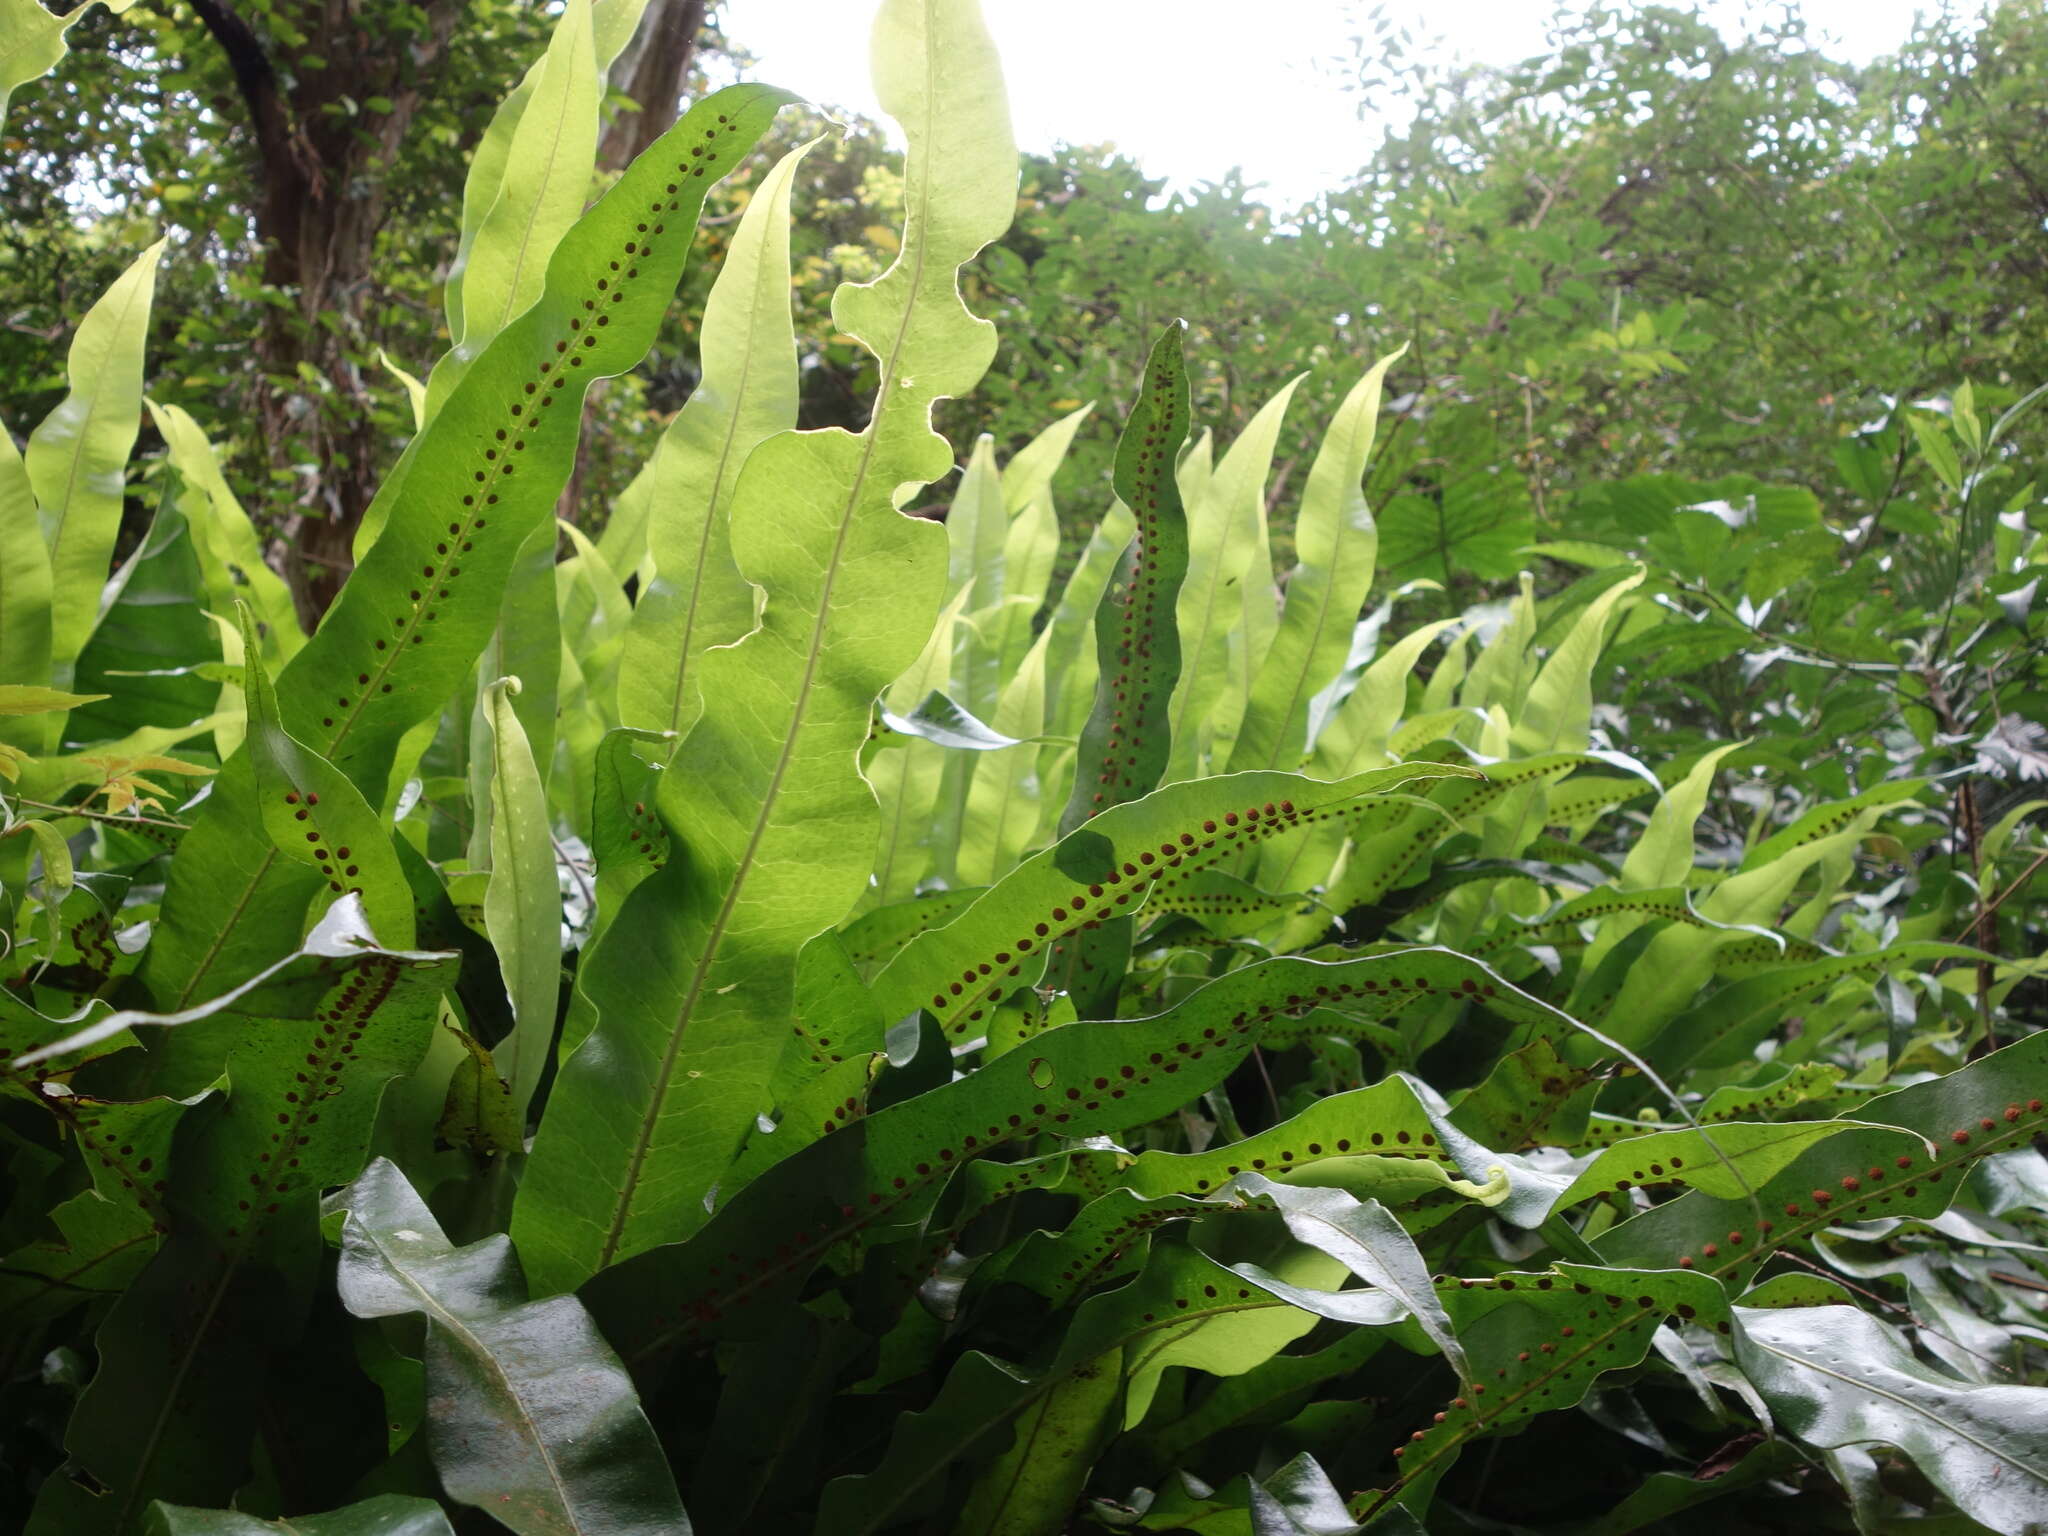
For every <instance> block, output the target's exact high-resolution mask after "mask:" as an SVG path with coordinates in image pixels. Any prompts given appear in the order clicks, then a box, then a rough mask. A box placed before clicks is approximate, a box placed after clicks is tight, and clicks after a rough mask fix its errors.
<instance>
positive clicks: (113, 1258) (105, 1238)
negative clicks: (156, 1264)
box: [0, 1190, 162, 1341]
mask: <svg viewBox="0 0 2048 1536" xmlns="http://www.w3.org/2000/svg"><path fill="white" fill-rule="evenodd" d="M49 1225H50V1228H51V1234H50V1235H49V1236H46V1237H38V1238H37V1239H35V1240H34V1241H33V1242H30V1243H26V1244H24V1245H23V1246H22V1247H20V1248H17V1249H15V1250H14V1251H13V1252H12V1253H9V1254H7V1255H6V1257H5V1258H4V1259H0V1319H4V1322H0V1337H6V1338H8V1339H9V1340H10V1341H13V1340H16V1339H19V1338H21V1337H23V1336H25V1335H27V1334H28V1333H29V1331H30V1330H31V1329H34V1328H37V1327H40V1326H41V1325H42V1324H44V1323H47V1322H49V1321H51V1320H52V1319H54V1318H57V1317H59V1316H61V1315H63V1314H64V1313H66V1312H69V1311H72V1310H73V1309H74V1308H77V1307H79V1306H81V1305H91V1304H93V1303H96V1302H101V1301H111V1300H112V1299H113V1298H115V1297H116V1296H118V1295H120V1293H121V1292H122V1291H124V1290H126V1289H127V1287H128V1285H129V1284H130V1282H132V1281H133V1280H134V1278H135V1276H136V1274H137V1273H138V1272H139V1271H140V1270H141V1268H142V1266H143V1265H144V1264H146V1263H147V1262H148V1261H149V1258H150V1255H151V1254H153V1253H155V1252H156V1245H157V1242H158V1239H159V1238H160V1237H161V1236H162V1234H161V1233H160V1232H159V1231H158V1230H157V1222H156V1219H155V1218H154V1217H152V1216H151V1215H150V1214H149V1213H148V1212H146V1211H145V1210H143V1209H142V1207H141V1206H140V1205H114V1204H112V1203H110V1202H108V1201H106V1200H104V1199H102V1198H101V1197H100V1196H99V1195H98V1194H97V1193H96V1192H94V1191H92V1190H85V1191H83V1192H81V1193H80V1194H77V1195H74V1196H73V1197H72V1198H71V1199H69V1200H66V1201H64V1202H63V1203H62V1204H61V1205H59V1206H57V1207H56V1208H55V1209H54V1210H52V1211H51V1212H50V1217H49Z"/></svg>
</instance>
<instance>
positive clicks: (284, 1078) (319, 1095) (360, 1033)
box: [20, 897, 454, 1536]
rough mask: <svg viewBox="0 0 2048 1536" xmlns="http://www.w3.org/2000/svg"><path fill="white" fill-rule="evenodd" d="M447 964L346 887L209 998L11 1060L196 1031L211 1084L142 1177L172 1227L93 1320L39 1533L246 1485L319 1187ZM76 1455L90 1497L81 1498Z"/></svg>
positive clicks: (412, 1034) (357, 1163)
mask: <svg viewBox="0 0 2048 1536" xmlns="http://www.w3.org/2000/svg"><path fill="white" fill-rule="evenodd" d="M453 959H454V957H453V956H452V955H440V954H424V953H413V952H407V951H394V950H388V949H383V948H379V947H378V945H377V943H376V940H375V939H374V937H373V936H372V935H371V934H370V932H369V930H368V928H367V927H366V926H365V924H364V922H363V916H362V907H361V904H360V903H359V902H358V901H357V899H356V898H354V897H346V898H344V899H342V900H341V901H339V902H337V903H336V904H335V906H334V908H333V910H332V911H330V912H329V913H328V915H327V917H326V918H325V919H324V920H323V921H322V922H321V923H320V925H319V926H318V927H316V928H315V929H314V931H313V933H312V934H311V935H310V936H309V937H308V938H307V940H306V942H305V945H304V947H303V948H301V949H299V950H298V951H297V952H296V953H294V954H291V955H289V956H287V957H286V958H285V959H283V960H281V961H279V962H278V963H277V964H276V965H274V966H272V967H271V968H270V969H269V970H268V971H266V972H264V973H263V974H262V975H260V976H257V977H255V978H253V979H252V980H251V981H249V982H248V983H246V984H245V985H244V986H242V987H240V988H237V989H236V990H235V991H233V992H230V993H228V994H226V995H225V996H222V997H219V998H216V999H214V1000H212V1001H210V1002H208V1003H206V1004H203V1005H201V1006H199V1007H197V1008H192V1009H187V1010H184V1011H183V1012H180V1013H169V1014H145V1013H134V1012H126V1013H116V1014H112V1015H109V1016H107V1017H105V1018H102V1019H100V1020H98V1021H97V1022H96V1023H94V1024H93V1025H91V1026H89V1027H88V1028H86V1029H85V1030H82V1031H79V1032H78V1033H77V1034H75V1035H73V1036H71V1037H69V1038H67V1039H65V1040H61V1041H57V1042H55V1043H53V1044H51V1045H49V1046H46V1047H44V1048H43V1049H42V1050H41V1051H40V1052H36V1053H30V1054H29V1055H26V1056H24V1057H22V1058H20V1061H21V1062H23V1063H24V1064H26V1063H33V1062H35V1061H37V1060H43V1059H56V1058H62V1057H66V1056H70V1055H73V1054H76V1053H78V1052H80V1051H83V1050H87V1049H90V1048H91V1047H92V1046H93V1045H94V1044H95V1043H97V1042H98V1041H99V1040H102V1039H106V1038H109V1037H111V1036H115V1035H119V1034H121V1033H123V1032H125V1031H131V1030H134V1031H140V1030H144V1029H148V1030H150V1031H152V1032H159V1031H160V1032H161V1033H162V1035H163V1036H165V1037H167V1038H171V1039H174V1038H177V1037H178V1036H181V1035H191V1034H194V1033H199V1034H205V1035H208V1036H210V1037H211V1039H212V1042H213V1044H212V1048H211V1049H210V1050H208V1051H205V1052H201V1053H198V1054H200V1055H202V1056H204V1057H207V1058H210V1059H211V1060H213V1061H215V1062H221V1061H223V1060H224V1061H225V1065H226V1077H227V1081H228V1085H229V1090H228V1094H227V1102H226V1103H225V1104H223V1103H222V1101H221V1096H220V1095H218V1094H215V1095H209V1096H207V1097H206V1098H204V1099H202V1100H200V1101H199V1102H197V1103H195V1104H194V1105H193V1106H192V1107H191V1108H189V1109H187V1110H185V1112H184V1119H185V1121H186V1123H185V1124H184V1125H182V1126H181V1127H180V1128H179V1133H178V1139H177V1142H176V1144H175V1152H174V1155H173V1158H172V1162H171V1167H170V1168H169V1170H168V1172H167V1173H166V1172H164V1171H162V1170H159V1171H157V1172H156V1174H155V1179H156V1180H157V1181H158V1182H159V1183H160V1184H161V1186H162V1187H161V1188H158V1187H157V1185H156V1184H153V1185H152V1193H153V1194H155V1195H157V1196H159V1197H160V1198H161V1199H162V1201H163V1203H164V1205H165V1207H166V1208H167V1211H168V1215H167V1217H165V1218H164V1222H165V1224H167V1225H168V1227H169V1229H170V1235H169V1236H168V1237H167V1238H166V1239H165V1240H164V1244H163V1246H162V1247H161V1248H159V1249H158V1251H157V1252H156V1254H155V1256H154V1257H153V1258H151V1260H150V1262H149V1264H148V1265H147V1266H146V1267H145V1268H144V1270H143V1271H142V1273H141V1274H140V1275H139V1276H138V1277H137V1278H136V1280H135V1281H134V1283H133V1284H132V1285H131V1286H129V1287H128V1288H127V1289H126V1290H125V1291H124V1292H123V1294H122V1295H121V1297H120V1299H119V1300H118V1301H117V1302H116V1304H115V1306H114V1307H113V1309H112V1311H111V1312H110V1313H109V1314H108V1316H107V1320H106V1322H105V1323H104V1324H103V1325H102V1327H101V1328H100V1331H99V1334H98V1336H97V1340H96V1342H97V1347H98V1351H99V1358H100V1366H99V1370H98V1372H97V1373H96V1374H95V1375H94V1377H93V1380H92V1382H91V1384H90V1385H89V1386H88V1387H87V1389H86V1391H85V1393H84V1394H83V1395H82V1396H81V1397H80V1399H79V1402H78V1406H77V1409H76V1411H75V1412H74V1413H73V1415H72V1419H71V1423H70V1426H69V1428H68V1429H67V1430H66V1432H65V1448H66V1450H67V1451H68V1452H69V1454H70V1457H71V1461H72V1464H73V1465H72V1467H71V1468H70V1469H69V1470H67V1471H66V1472H64V1473H60V1474H57V1475H53V1476H52V1477H50V1478H49V1479H48V1480H47V1481H46V1482H45V1483H44V1485H43V1489H42V1493H41V1495H40V1497H39V1499H38V1502H37V1506H36V1512H35V1516H34V1519H33V1521H32V1522H31V1525H30V1529H32V1530H34V1531H36V1532H38V1533H39V1536H40V1533H44V1532H48V1533H52V1536H55V1533H63V1536H91V1533H99V1532H109V1533H112V1532H120V1533H126V1532H129V1531H132V1530H133V1529H135V1527H136V1526H137V1524H138V1523H139V1522H140V1520H141V1518H142V1515H143V1512H144V1509H145V1507H146V1505H147V1503H148V1501H150V1500H151V1499H166V1500H170V1501H174V1502H178V1503H190V1504H200V1505H218V1504H222V1503H225V1502H226V1501H227V1500H228V1499H229V1498H230V1497H231V1496H232V1495H233V1494H234V1492H235V1490H236V1489H237V1488H239V1487H240V1486H241V1485H242V1483H243V1482H244V1481H245V1479H246V1477H247V1475H248V1473H247V1457H248V1451H249V1447H250V1443H251V1437H252V1434H253V1431H254V1427H255V1418H256V1414H257V1411H258V1408H259V1398H260V1390H261V1385H262V1381H263V1378H264V1376H265V1373H266V1370H267V1369H269V1368H270V1367H269V1365H268V1357H269V1355H270V1353H271V1352H272V1351H273V1350H277V1351H284V1350H289V1349H290V1348H291V1347H292V1345H293V1341H294V1340H296V1339H297V1338H298V1334H299V1330H300V1327H301V1325H302V1323H303V1320H304V1314H305V1309H306V1306H307V1304H308V1301H309V1299H310V1296H311V1293H312V1288H313V1285H314V1283H315V1280H316V1277H317V1272H318V1265H319V1260H320V1252H321V1244H320V1236H319V1229H318V1213H317V1200H318V1196H319V1193H320V1191H321V1190H323V1189H326V1188H328V1187H331V1186H333V1185H337V1184H344V1183H347V1182H348V1181H349V1180H351V1179H353V1178H354V1177H355V1176H356V1174H357V1173H358V1172H359V1171H360V1170H361V1168H362V1165H363V1159H364V1157H365V1156H366V1154H367V1152H368V1149H369V1143H370V1136H371V1131H372V1128H373V1126H374V1125H375V1123H376V1119H377V1112H378V1105H379V1101H380V1100H381V1098H382V1096H383V1093H384V1089H385V1087H386V1086H387V1085H388V1084H389V1083H390V1082H392V1081H393V1080H394V1079H396V1078H399V1077H401V1076H404V1075H405V1074H407V1073H409V1072H411V1071H413V1070H414V1069H415V1068H416V1067H417V1066H418V1065H419V1063H420V1061H421V1059H422V1058H423V1057H424V1056H425V1054H426V1049H427V1044H428V1040H429V1038H430V1036H431V1033H432V1031H433V1029H434V1020H435V1014H436V1010H437V1007H438V1001H439V997H440V994H441V991H442V989H443V988H444V987H447V986H451V985H453V982H454V975H453V971H454V966H453V964H452V961H453ZM118 1062H119V1058H116V1060H115V1061H114V1062H110V1063H109V1065H117V1064H118ZM209 1081H210V1080H209ZM206 1086H208V1083H207V1082H201V1083H198V1084H196V1085H193V1086H192V1087H191V1088H189V1089H187V1090H185V1091H187V1092H190V1093H195V1094H196V1093H198V1092H199V1091H200V1090H201V1089H203V1088H205V1087H206ZM79 1468H83V1469H84V1471H85V1472H86V1473H88V1474H89V1475H90V1478H91V1480H92V1481H94V1482H96V1483H97V1484H98V1485H99V1486H100V1487H101V1488H103V1489H105V1490H107V1491H106V1492H105V1493H103V1494H101V1495H99V1496H97V1497H95V1496H93V1495H91V1494H88V1493H86V1492H85V1488H84V1485H82V1484H81V1483H80V1482H79V1481H78V1480H77V1478H76V1477H75V1476H74V1475H73V1473H75V1472H76V1471H77V1470H78V1469H79Z"/></svg>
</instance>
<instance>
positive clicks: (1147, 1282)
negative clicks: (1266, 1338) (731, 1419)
mask: <svg viewBox="0 0 2048 1536" xmlns="http://www.w3.org/2000/svg"><path fill="white" fill-rule="evenodd" d="M1278 1309H1287V1310H1288V1311H1290V1312H1291V1311H1293V1308H1292V1307H1291V1304H1290V1303H1288V1302H1286V1301H1283V1300H1281V1299H1279V1298H1278V1297H1276V1296H1274V1295H1272V1294H1270V1293H1268V1292H1266V1291H1264V1290H1261V1289H1260V1288H1259V1287H1258V1286H1257V1285H1256V1284H1255V1283H1254V1282H1253V1281H1252V1280H1251V1279H1249V1278H1247V1277H1246V1276H1244V1275H1241V1274H1239V1273H1237V1272H1235V1271H1233V1270H1230V1269H1227V1268H1225V1267H1224V1266H1223V1265H1221V1264H1219V1263H1217V1262H1216V1261H1215V1260H1213V1259H1211V1258H1208V1257H1206V1256H1205V1255H1203V1254H1201V1253H1199V1252H1198V1251H1196V1250H1195V1249H1193V1248H1185V1247H1177V1246H1176V1247H1167V1248H1162V1249H1160V1250H1159V1251H1158V1252H1157V1253H1156V1254H1155V1255H1154V1257H1153V1261H1152V1263H1151V1264H1150V1265H1148V1266H1147V1268H1146V1270H1145V1272H1144V1274H1143V1275H1141V1276H1140V1277H1139V1278H1138V1280H1136V1281H1135V1282H1133V1283H1132V1284H1131V1285H1128V1286H1125V1287H1122V1288H1121V1289H1119V1290H1116V1291H1113V1292H1110V1293H1108V1294H1106V1295H1102V1296H1097V1297H1094V1298H1091V1299H1090V1300H1089V1301H1087V1302H1085V1303H1083V1304H1082V1306H1081V1307H1080V1309H1079V1310H1078V1311H1077V1312H1076V1313H1075V1316H1074V1321H1073V1322H1072V1324H1071V1325H1070V1326H1069V1327H1068V1329H1067V1332H1066V1335H1065V1337H1064V1338H1063V1339H1062V1340H1061V1342H1060V1347H1059V1353H1058V1355H1057V1357H1056V1358H1055V1359H1054V1360H1053V1361H1052V1362H1051V1363H1050V1364H1049V1365H1047V1366H1046V1367H1045V1368H1044V1369H1043V1370H1040V1371H1037V1372H1035V1373H1034V1372H1031V1371H1027V1370H1024V1369H1022V1368H1020V1367H1018V1366H1015V1365H1009V1364H1005V1363H1004V1362H1002V1361H999V1360H997V1359H995V1358H993V1357H992V1356H989V1355H987V1354H984V1353H982V1352H980V1351H976V1350H970V1351H968V1352H966V1353H965V1354H963V1355H962V1356H961V1357H960V1359H959V1361H958V1362H957V1363H956V1364H955V1365H954V1367H953V1369H952V1370H951V1371H950V1372H949V1373H948V1375H947V1378H946V1382H945V1384H944V1385H943V1386H942V1387H941V1388H940V1389H939V1393H938V1396H937V1397H936V1398H935V1399H934V1400H933V1402H932V1404H931V1406H930V1407H929V1408H928V1409H926V1410H925V1411H924V1412H922V1413H911V1414H905V1415H903V1416H902V1417H901V1418H899V1419H898V1420H897V1422H896V1424H895V1425H894V1429H893V1434H892V1436H891V1439H890V1444H889V1449H888V1451H887V1452H886V1453H885V1454H884V1456H883V1457H882V1460H881V1462H880V1463H879V1464H878V1465H877V1466H876V1468H875V1469H874V1470H873V1471H872V1472H870V1473H868V1474H866V1475H864V1476H858V1477H841V1478H836V1479H834V1480H833V1481H832V1482H830V1483H827V1484H826V1485H825V1490H824V1497H823V1501H822V1502H821V1504H820V1506H819V1510H818V1521H817V1524H816V1525H815V1526H814V1527H813V1530H814V1531H815V1533H816V1536H867V1533H870V1532H880V1531H885V1530H889V1529H891V1528H893V1527H895V1526H896V1525H897V1524H899V1523H900V1522H901V1521H902V1520H904V1519H906V1518H908V1517H909V1516H910V1515H912V1514H913V1513H914V1512H916V1511H917V1510H919V1509H920V1508H922V1507H924V1506H925V1505H926V1504H927V1502H928V1501H929V1499H930V1497H931V1495H932V1493H933V1491H934V1490H933V1484H934V1483H935V1482H937V1481H939V1480H940V1479H943V1478H944V1477H945V1475H946V1474H947V1473H948V1471H949V1470H950V1469H952V1468H955V1467H958V1466H961V1465H963V1464H966V1465H971V1464H973V1463H974V1462H976V1461H980V1460H983V1459H986V1458H988V1457H991V1456H994V1455H998V1454H1000V1453H1001V1451H1002V1449H1003V1448H1005V1447H1006V1446H1007V1444H1008V1443H1009V1442H1008V1439H1007V1436H1008V1433H1009V1431H1010V1428H1011V1426H1012V1423H1013V1421H1017V1420H1018V1419H1019V1416H1020V1415H1023V1414H1025V1413H1026V1412H1028V1411H1029V1409H1030V1408H1031V1406H1032V1405H1033V1404H1034V1403H1035V1402H1037V1401H1038V1400H1039V1399H1041V1398H1042V1397H1044V1396H1046V1395H1047V1394H1050V1393H1053V1392H1055V1391H1059V1390H1060V1389H1061V1388H1062V1387H1063V1386H1065V1384H1066V1383H1068V1382H1069V1381H1071V1380H1072V1378H1073V1377H1075V1376H1076V1375H1077V1374H1078V1373H1079V1372H1082V1371H1085V1370H1092V1369H1094V1368H1095V1363H1096V1362H1097V1361H1099V1360H1100V1359H1102V1358H1103V1357H1104V1356H1105V1355H1107V1354H1108V1353H1109V1352H1110V1351H1111V1350H1114V1349H1119V1348H1121V1349H1122V1350H1123V1351H1124V1359H1125V1362H1126V1367H1127V1368H1128V1364H1129V1362H1130V1361H1131V1360H1132V1359H1133V1358H1135V1354H1134V1352H1138V1353H1142V1352H1145V1351H1150V1350H1154V1349H1157V1348H1160V1347H1162V1346H1163V1345H1164V1344H1166V1343H1170V1342H1171V1340H1172V1338H1173V1336H1174V1335H1176V1334H1179V1333H1182V1332H1185V1331H1187V1330H1188V1329H1189V1328H1191V1327H1193V1326H1196V1325H1199V1324H1200V1323H1201V1322H1203V1321H1204V1320H1205V1319H1207V1318H1211V1317H1225V1316H1231V1315H1239V1314H1245V1313H1252V1312H1267V1313H1271V1312H1274V1311H1276V1310H1278ZM1294 1316H1295V1317H1296V1318H1297V1319H1298V1325H1299V1326H1307V1325H1311V1324H1312V1323H1313V1321H1314V1319H1313V1318H1310V1317H1306V1316H1303V1315H1302V1314H1300V1313H1298V1312H1296V1313H1294Z"/></svg>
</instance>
